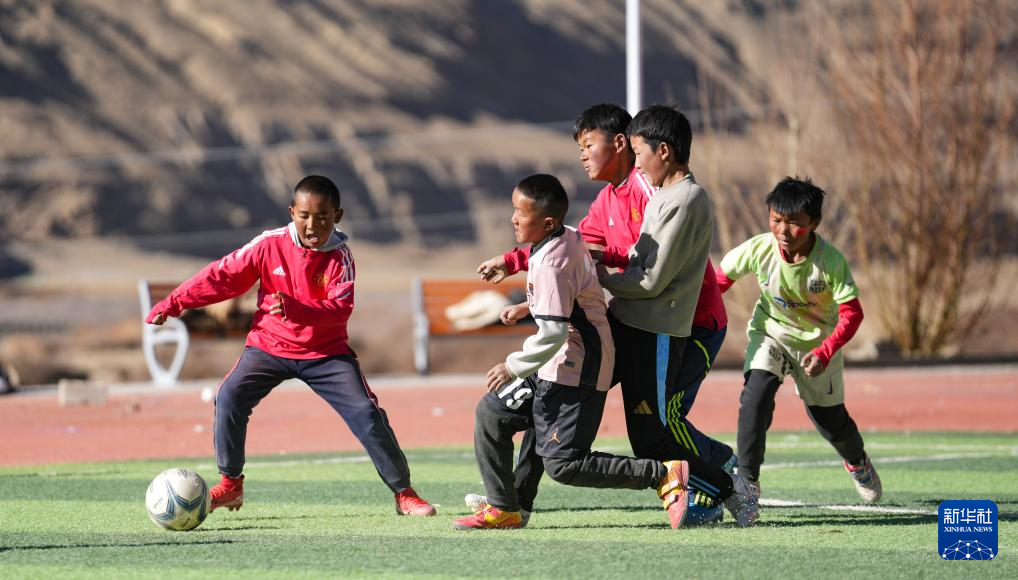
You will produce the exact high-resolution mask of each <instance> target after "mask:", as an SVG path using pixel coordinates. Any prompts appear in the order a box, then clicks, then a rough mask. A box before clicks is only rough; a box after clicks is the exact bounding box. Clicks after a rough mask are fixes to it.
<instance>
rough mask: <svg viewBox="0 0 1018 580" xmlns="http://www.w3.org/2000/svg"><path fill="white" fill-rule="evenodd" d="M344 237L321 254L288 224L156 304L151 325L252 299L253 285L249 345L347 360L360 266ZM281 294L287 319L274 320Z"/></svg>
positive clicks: (338, 234) (284, 355)
mask: <svg viewBox="0 0 1018 580" xmlns="http://www.w3.org/2000/svg"><path fill="white" fill-rule="evenodd" d="M346 241H347V237H346V235H345V234H343V233H341V232H333V233H332V235H331V236H330V238H329V241H328V242H327V243H326V244H325V245H323V246H322V247H321V249H311V248H305V247H303V246H302V245H301V244H300V241H299V238H298V237H297V231H296V229H295V228H294V226H293V224H292V223H291V224H290V225H289V226H287V227H282V228H278V229H274V230H269V231H266V232H263V233H262V234H261V235H259V236H257V237H256V238H255V239H253V240H251V241H250V242H249V243H248V244H247V245H245V246H244V247H243V248H240V249H239V250H236V251H234V252H232V253H230V254H228V255H227V256H225V257H223V258H222V259H220V260H218V261H215V262H212V263H211V264H209V265H208V266H205V267H204V268H202V269H201V271H199V272H198V273H197V274H195V275H194V276H193V277H191V279H190V280H187V281H186V282H184V283H183V284H181V285H180V286H178V287H177V288H176V289H175V290H174V291H173V292H172V293H171V294H170V295H169V296H167V297H166V298H165V299H164V300H162V301H161V302H159V303H158V304H156V305H155V306H154V307H153V308H152V312H150V313H149V315H148V318H147V319H146V322H151V321H152V320H153V319H154V318H155V316H156V315H157V314H158V313H160V312H163V313H165V314H166V315H167V316H180V313H181V312H182V311H183V310H184V309H186V308H200V307H202V306H207V305H209V304H214V303H216V302H222V301H223V300H228V299H230V298H234V297H236V296H240V295H241V294H243V293H244V292H247V291H248V290H249V289H250V288H251V286H253V285H254V283H255V282H261V286H260V287H259V288H258V309H257V311H256V312H255V314H254V319H253V320H252V322H251V329H250V330H249V331H248V334H247V343H246V344H247V346H253V347H256V348H258V349H261V350H263V351H265V352H267V353H269V354H271V355H275V356H279V357H282V358H290V359H312V358H323V357H327V356H334V355H337V354H350V346H349V344H348V336H347V329H346V325H347V321H348V320H349V319H350V314H351V313H352V312H353V296H354V293H353V283H354V275H355V267H354V262H353V255H352V254H351V253H350V247H349V246H347V244H346ZM276 292H282V293H283V294H284V295H285V297H284V300H283V312H284V313H285V315H286V317H285V318H283V317H280V316H275V315H270V314H269V308H270V307H271V305H272V304H275V303H276V301H277V300H276V298H275V296H274V294H275V293H276Z"/></svg>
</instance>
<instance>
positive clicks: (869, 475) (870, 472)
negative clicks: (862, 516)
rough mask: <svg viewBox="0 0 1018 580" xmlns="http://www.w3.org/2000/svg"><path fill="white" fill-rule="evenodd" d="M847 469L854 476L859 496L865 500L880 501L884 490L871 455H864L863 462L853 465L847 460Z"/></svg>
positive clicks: (853, 481)
mask: <svg viewBox="0 0 1018 580" xmlns="http://www.w3.org/2000/svg"><path fill="white" fill-rule="evenodd" d="M845 471H847V472H848V474H849V475H850V476H852V483H854V484H855V490H856V491H858V492H859V497H861V498H862V500H863V501H864V502H866V503H876V502H878V501H880V496H881V495H883V491H884V490H883V486H882V485H881V483H880V476H879V475H877V470H876V468H875V467H873V464H872V463H870V458H869V456H867V455H863V457H862V463H861V464H859V465H852V464H850V463H849V462H847V461H846V462H845Z"/></svg>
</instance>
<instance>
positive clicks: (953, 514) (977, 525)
mask: <svg viewBox="0 0 1018 580" xmlns="http://www.w3.org/2000/svg"><path fill="white" fill-rule="evenodd" d="M997 516H998V514H997V504H995V503H993V502H992V501H989V500H949V501H945V502H942V503H941V504H940V509H939V510H938V517H939V520H940V521H939V522H938V523H937V531H938V534H937V536H938V540H939V542H938V549H939V552H940V557H941V558H943V559H944V560H992V559H994V558H996V557H997V544H998V543H997V522H998V521H999V520H998V517H997Z"/></svg>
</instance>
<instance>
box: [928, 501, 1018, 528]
mask: <svg viewBox="0 0 1018 580" xmlns="http://www.w3.org/2000/svg"><path fill="white" fill-rule="evenodd" d="M951 499H956V498H951ZM969 499H971V498H969ZM945 501H947V500H946V499H924V500H920V501H919V502H918V503H921V504H924V505H928V506H930V507H932V508H934V509H936V508H938V507H940V504H941V503H942V502H945ZM991 501H993V502H994V503H996V504H997V510H998V513H997V519H998V520H1000V521H1003V522H1018V512H1004V511H999V510H1000V506H1001V504H1004V505H1009V504H1014V503H1018V502H1016V501H1015V499H1014V498H1013V496H1007V497H1005V498H1003V499H996V500H991Z"/></svg>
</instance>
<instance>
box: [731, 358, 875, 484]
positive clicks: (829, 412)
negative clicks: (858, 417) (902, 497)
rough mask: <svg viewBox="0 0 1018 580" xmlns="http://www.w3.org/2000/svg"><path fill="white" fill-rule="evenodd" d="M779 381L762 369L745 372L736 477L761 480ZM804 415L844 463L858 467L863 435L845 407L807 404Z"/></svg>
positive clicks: (740, 408) (740, 399)
mask: <svg viewBox="0 0 1018 580" xmlns="http://www.w3.org/2000/svg"><path fill="white" fill-rule="evenodd" d="M780 386H781V378H780V377H778V376H777V375H775V374H774V373H769V372H767V371H763V370H751V371H749V372H748V373H746V382H745V384H744V385H743V387H742V395H741V396H740V397H739V434H738V448H739V475H743V476H745V477H748V478H750V479H758V478H759V477H760V466H761V465H763V462H764V453H765V451H766V449H767V430H768V429H770V427H771V421H773V419H774V398H775V397H776V396H777V394H778V387H780ZM806 413H807V414H809V418H810V420H811V421H813V425H814V426H816V428H817V431H818V432H819V433H820V435H821V436H822V437H823V438H824V439H826V440H827V441H828V443H830V444H831V446H832V447H834V449H835V450H836V451H837V452H838V455H840V456H841V458H842V459H844V460H845V461H847V462H849V463H852V464H854V465H858V464H859V463H860V462H862V458H863V456H864V455H865V451H864V449H863V440H862V435H860V434H859V428H858V427H856V424H855V421H853V420H852V417H850V416H849V414H848V409H846V408H845V405H844V404H841V405H835V406H833V407H815V406H809V405H806Z"/></svg>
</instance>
